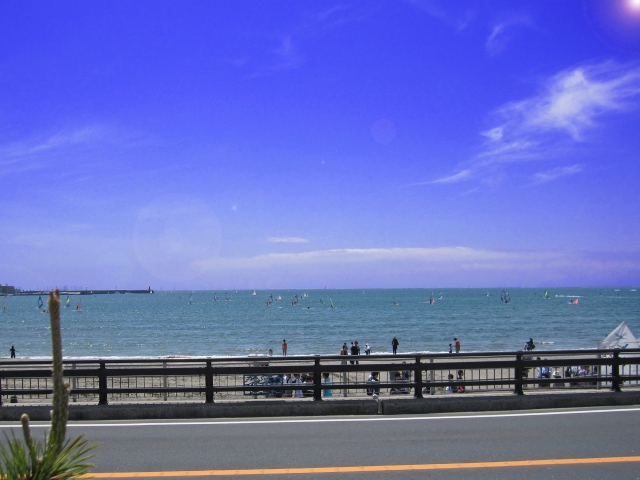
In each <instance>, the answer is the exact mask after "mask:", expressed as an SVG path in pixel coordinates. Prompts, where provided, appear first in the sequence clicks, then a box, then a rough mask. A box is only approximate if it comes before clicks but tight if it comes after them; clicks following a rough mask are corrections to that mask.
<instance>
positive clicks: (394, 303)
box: [393, 297, 400, 307]
mask: <svg viewBox="0 0 640 480" xmlns="http://www.w3.org/2000/svg"><path fill="white" fill-rule="evenodd" d="M393 305H394V306H396V307H397V306H398V305H400V304H399V303H398V302H396V297H393Z"/></svg>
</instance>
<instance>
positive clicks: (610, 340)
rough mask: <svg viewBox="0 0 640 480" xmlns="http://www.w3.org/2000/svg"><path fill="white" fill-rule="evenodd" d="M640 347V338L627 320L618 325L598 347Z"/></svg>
mask: <svg viewBox="0 0 640 480" xmlns="http://www.w3.org/2000/svg"><path fill="white" fill-rule="evenodd" d="M614 348H640V347H639V346H638V339H637V338H636V337H635V336H634V335H633V333H631V330H630V329H629V327H628V326H627V324H626V323H625V322H622V323H621V324H620V325H618V326H617V327H616V328H615V330H614V331H613V332H611V333H610V334H609V335H607V337H606V338H605V339H604V340H602V341H601V342H598V349H614Z"/></svg>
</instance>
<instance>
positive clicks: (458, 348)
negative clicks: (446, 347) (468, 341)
mask: <svg viewBox="0 0 640 480" xmlns="http://www.w3.org/2000/svg"><path fill="white" fill-rule="evenodd" d="M453 341H454V342H455V347H456V353H460V340H458V339H457V338H456V337H453Z"/></svg>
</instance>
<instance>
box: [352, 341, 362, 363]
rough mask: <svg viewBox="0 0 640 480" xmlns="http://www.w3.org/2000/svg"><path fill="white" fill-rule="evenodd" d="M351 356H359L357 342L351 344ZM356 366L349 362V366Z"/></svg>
mask: <svg viewBox="0 0 640 480" xmlns="http://www.w3.org/2000/svg"><path fill="white" fill-rule="evenodd" d="M351 355H354V356H355V355H360V347H359V346H358V342H356V343H352V344H351ZM354 363H355V364H357V363H358V362H356V361H353V360H351V364H352V365H353V364H354Z"/></svg>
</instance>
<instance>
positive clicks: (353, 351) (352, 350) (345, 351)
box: [282, 335, 535, 365]
mask: <svg viewBox="0 0 640 480" xmlns="http://www.w3.org/2000/svg"><path fill="white" fill-rule="evenodd" d="M531 341H532V342H533V340H531ZM399 346H400V342H399V341H398V337H396V336H395V335H394V336H393V338H392V339H391V350H392V351H393V354H394V355H396V354H397V353H398V347H399ZM288 347H289V345H288V344H287V341H286V340H282V355H283V356H284V357H286V356H287V348H288ZM534 348H535V347H534ZM454 349H455V352H456V353H460V340H458V338H456V337H454V338H453V343H450V344H449V353H453V350H454ZM361 353H362V351H361V350H360V345H359V344H358V342H357V341H355V342H351V347H347V343H346V342H345V343H344V344H343V345H342V348H341V349H340V353H339V354H338V355H353V356H357V355H361ZM364 354H365V355H371V347H370V346H369V344H368V343H367V344H365V346H364ZM346 363H347V362H346V360H345V361H343V365H346ZM357 363H358V362H357V361H356V360H351V364H352V365H353V364H357Z"/></svg>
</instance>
